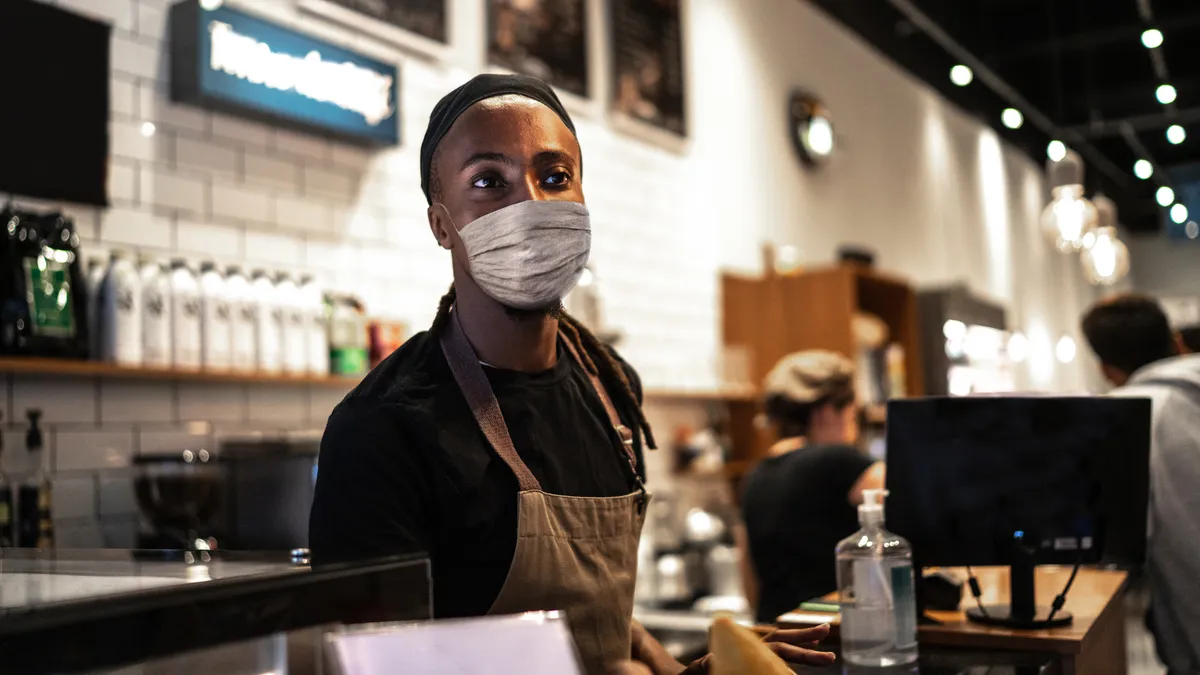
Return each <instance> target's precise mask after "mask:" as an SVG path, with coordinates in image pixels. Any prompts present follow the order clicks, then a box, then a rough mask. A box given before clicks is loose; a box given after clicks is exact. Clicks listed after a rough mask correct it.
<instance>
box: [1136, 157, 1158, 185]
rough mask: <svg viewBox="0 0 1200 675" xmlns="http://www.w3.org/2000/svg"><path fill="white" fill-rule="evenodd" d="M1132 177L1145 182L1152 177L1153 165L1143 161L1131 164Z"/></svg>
mask: <svg viewBox="0 0 1200 675" xmlns="http://www.w3.org/2000/svg"><path fill="white" fill-rule="evenodd" d="M1133 175H1135V176H1137V177H1138V178H1141V179H1142V180H1146V179H1147V178H1149V177H1151V176H1153V175H1154V165H1153V164H1151V163H1150V162H1148V161H1146V160H1144V159H1139V160H1138V161H1136V162H1134V163H1133Z"/></svg>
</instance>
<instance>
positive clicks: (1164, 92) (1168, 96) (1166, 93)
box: [1154, 84, 1178, 105]
mask: <svg viewBox="0 0 1200 675" xmlns="http://www.w3.org/2000/svg"><path fill="white" fill-rule="evenodd" d="M1154 95H1155V96H1157V97H1158V102H1159V103H1161V104H1163V105H1168V104H1171V103H1174V102H1175V97H1176V96H1178V93H1176V91H1175V87H1172V86H1171V85H1169V84H1164V85H1160V86H1159V87H1158V90H1157V91H1155V92H1154Z"/></svg>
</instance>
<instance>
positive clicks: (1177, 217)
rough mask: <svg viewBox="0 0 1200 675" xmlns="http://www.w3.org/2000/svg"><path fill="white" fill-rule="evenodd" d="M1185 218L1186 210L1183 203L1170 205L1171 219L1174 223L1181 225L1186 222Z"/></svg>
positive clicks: (1186, 215)
mask: <svg viewBox="0 0 1200 675" xmlns="http://www.w3.org/2000/svg"><path fill="white" fill-rule="evenodd" d="M1187 219H1188V210H1187V207H1186V206H1184V205H1183V204H1176V205H1175V206H1172V207H1171V220H1172V221H1174V222H1175V224H1176V225H1183V224H1184V223H1186V222H1187Z"/></svg>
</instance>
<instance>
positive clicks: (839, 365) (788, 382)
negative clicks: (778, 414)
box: [763, 349, 854, 403]
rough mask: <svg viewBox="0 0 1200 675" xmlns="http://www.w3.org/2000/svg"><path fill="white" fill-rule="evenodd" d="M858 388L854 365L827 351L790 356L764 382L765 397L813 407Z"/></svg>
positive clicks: (839, 355) (842, 357)
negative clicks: (826, 399)
mask: <svg viewBox="0 0 1200 675" xmlns="http://www.w3.org/2000/svg"><path fill="white" fill-rule="evenodd" d="M853 387H854V362H852V361H851V360H850V359H848V358H846V357H844V356H842V355H841V354H838V353H837V352H831V351H826V350H823V349H810V350H808V351H803V352H796V353H794V354H789V355H787V356H785V357H783V358H782V359H780V361H779V363H777V364H775V367H774V368H772V369H771V372H770V373H769V374H768V375H767V378H766V380H764V381H763V394H765V395H766V396H768V397H769V396H783V397H784V398H787V399H789V400H791V401H795V402H796V403H812V402H814V401H818V400H820V399H822V398H825V397H827V396H831V395H833V394H835V393H839V392H844V391H846V390H847V389H849V390H851V391H852V390H853Z"/></svg>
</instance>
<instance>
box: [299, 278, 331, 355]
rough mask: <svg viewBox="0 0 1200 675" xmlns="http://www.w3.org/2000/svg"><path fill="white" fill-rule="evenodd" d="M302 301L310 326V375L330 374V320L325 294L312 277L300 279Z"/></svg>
mask: <svg viewBox="0 0 1200 675" xmlns="http://www.w3.org/2000/svg"><path fill="white" fill-rule="evenodd" d="M300 299H301V302H302V303H303V305H304V310H305V317H306V320H307V325H308V331H307V332H308V339H307V340H306V344H307V346H308V357H307V359H306V361H307V365H308V373H309V374H310V375H317V376H323V375H328V374H329V320H328V315H327V314H326V313H325V293H324V292H323V291H322V290H321V287H320V286H319V285H318V284H317V280H316V279H315V278H314V277H313V276H312V275H311V274H308V275H305V276H303V277H300Z"/></svg>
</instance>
